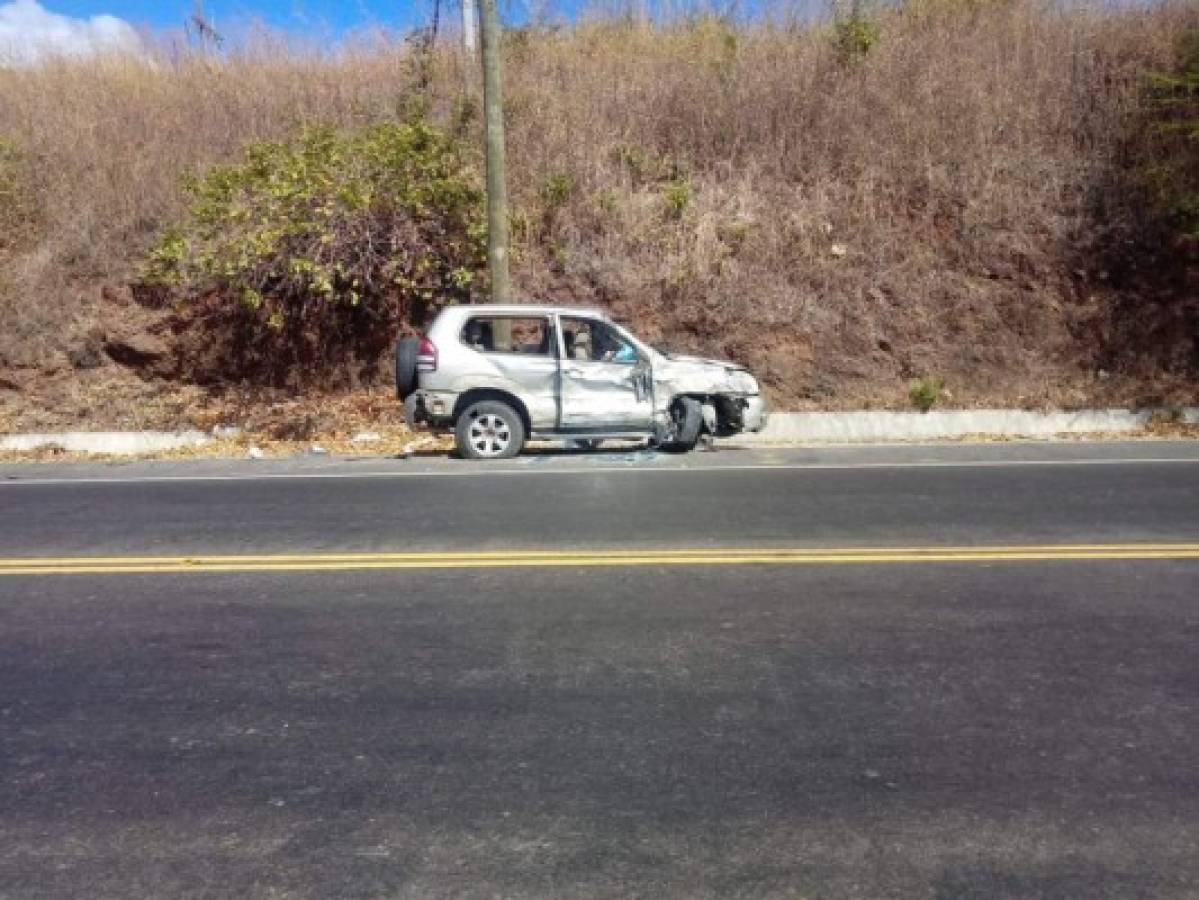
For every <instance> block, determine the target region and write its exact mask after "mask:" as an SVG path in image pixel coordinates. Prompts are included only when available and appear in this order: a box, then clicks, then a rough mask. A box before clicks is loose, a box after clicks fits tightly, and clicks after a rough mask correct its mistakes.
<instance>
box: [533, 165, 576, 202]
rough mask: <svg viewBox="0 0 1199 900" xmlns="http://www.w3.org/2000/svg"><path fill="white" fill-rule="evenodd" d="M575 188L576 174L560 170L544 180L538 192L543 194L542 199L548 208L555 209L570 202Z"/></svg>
mask: <svg viewBox="0 0 1199 900" xmlns="http://www.w3.org/2000/svg"><path fill="white" fill-rule="evenodd" d="M574 190H575V180H574V176H572V175H569V174H567V173H565V172H558V173H556V174H554V175H551V176H550V177H549V178H547V179H546V180H545V181H544V182H542V184H541V189H540V191H538V193H539V194H540V195H541V201H542V202H543V203H544V204H545V205H546V208H547V209H555V208H558V207H562V206H565V205H566V204H567V203H569V202H570V198H571V196H572V195H573V194H574Z"/></svg>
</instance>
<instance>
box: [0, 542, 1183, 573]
mask: <svg viewBox="0 0 1199 900" xmlns="http://www.w3.org/2000/svg"><path fill="white" fill-rule="evenodd" d="M1154 559H1199V543H1193V544H1192V543H1171V544H1064V545H1029V546H979V547H843V548H834V549H812V548H764V549H751V548H712V549H660V550H603V551H589V550H497V551H489V552H460V553H446V552H432V553H304V554H284V555H238V556H109V557H86V556H83V557H26V558H14V559H0V576H4V575H126V574H140V573H156V572H167V573H178V572H330V571H349V570H359V569H361V570H366V569H510V568H576V567H596V566H606V567H622V568H623V567H637V566H748V565H765V566H819V565H865V564H891V563H955V562H956V563H964V562H984V563H987V562H1041V561H1051V560H1154Z"/></svg>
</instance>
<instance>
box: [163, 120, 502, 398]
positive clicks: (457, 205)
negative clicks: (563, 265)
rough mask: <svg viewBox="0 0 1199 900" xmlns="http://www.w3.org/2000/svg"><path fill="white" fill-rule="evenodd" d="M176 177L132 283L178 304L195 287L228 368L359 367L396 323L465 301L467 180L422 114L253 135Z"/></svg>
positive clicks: (470, 213) (281, 374) (470, 211)
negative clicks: (352, 128)
mask: <svg viewBox="0 0 1199 900" xmlns="http://www.w3.org/2000/svg"><path fill="white" fill-rule="evenodd" d="M186 189H187V194H188V198H189V205H188V210H187V215H186V216H185V218H184V219H183V221H182V222H181V223H179V224H178V225H177V226H176V227H174V228H171V229H169V230H167V231H166V232H165V233H163V234H162V236H161V238H160V240H159V241H158V243H157V245H156V246H155V247H154V248H153V249H152V250H151V252H150V254H149V257H148V259H147V260H146V262H145V264H144V267H143V270H142V281H143V283H144V284H145V285H146V286H150V287H153V288H157V289H158V290H159V291H162V292H165V293H166V295H167V296H168V297H170V298H171V299H174V300H175V301H176V302H180V303H181V304H183V305H186V304H187V303H188V302H189V301H191V300H195V299H198V298H204V300H205V302H204V303H203V304H194V307H195V308H196V309H203V310H204V316H205V317H207V319H208V320H209V322H210V324H213V325H216V326H220V329H221V332H222V334H223V336H224V338H225V339H226V340H227V342H228V345H229V346H228V348H227V349H228V351H229V354H228V355H229V356H230V359H229V372H228V374H229V375H231V376H241V377H245V376H249V375H254V376H263V375H265V376H268V377H270V378H271V379H272V380H280V379H287V380H292V381H295V380H303V377H304V376H305V375H312V374H317V373H320V372H323V371H326V370H328V369H330V368H332V367H337V366H342V365H345V364H348V363H351V362H357V363H365V364H366V366H367V370H368V371H370V370H371V369H372V367H373V366H374V365H375V364H376V363H377V361H378V359H379V357H380V356H381V355H382V353H383V352H384V351H385V350H386V349H387V348H388V347H389V346H390V345H391V343H392V341H393V339H394V337H395V335H396V332H397V330H398V329H399V327H400V325H401V324H402V323H403V322H404V321H408V320H415V321H417V322H418V323H419V321H420V320H421V319H423V318H424V316H425V315H426V314H427V313H428V311H429V309H430V308H431V307H435V306H440V305H444V304H446V303H453V302H461V301H467V300H469V299H470V298H471V295H472V292H473V290H474V289H475V287H476V280H477V279H478V277H479V275H480V273H481V272H482V271H483V270H484V266H485V260H486V254H485V235H486V231H485V224H484V221H483V217H482V208H483V194H482V192H481V190H480V188H479V186H478V184H477V179H476V178H475V176H474V174H473V173H471V172H469V171H468V170H467V168H466V167H465V165H464V163H463V161H462V157H461V154H460V152H459V148H458V146H457V144H456V143H455V142H454V140H453V139H451V138H448V137H446V136H444V135H442V134H441V133H439V132H438V131H436V130H435V129H433V128H432V127H431V126H429V125H428V124H426V123H424V122H423V121H415V122H409V123H406V124H396V123H387V124H381V125H375V126H372V127H370V128H367V129H365V130H361V131H356V132H341V131H336V130H334V129H331V128H316V129H311V130H308V131H305V132H304V133H303V134H301V135H300V136H299V137H298V138H297V139H296V140H294V141H291V142H285V143H261V144H254V145H252V146H250V147H248V148H247V149H246V150H245V154H244V160H243V161H242V162H240V163H237V164H234V165H223V166H217V167H215V168H212V169H210V170H209V171H208V172H206V173H204V174H203V175H202V176H200V177H197V178H193V179H191V180H189V182H188V183H187V185H186ZM197 315H199V313H197Z"/></svg>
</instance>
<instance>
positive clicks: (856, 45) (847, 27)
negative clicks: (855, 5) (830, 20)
mask: <svg viewBox="0 0 1199 900" xmlns="http://www.w3.org/2000/svg"><path fill="white" fill-rule="evenodd" d="M834 27H835V29H836V45H837V52H838V53H840V55H841V59H842V60H844V61H845V62H855V61H856V60H859V59H861V58H862V57H864V56H865V55H866V54H867V53H869V52H870V50H871V48H872V47H873V46H874V45H875V44H877V43H878V39H879V36H880V31H879V27H878V23H877V22H875V21H874V20H873V19H871V18H870V17H869V16H866V15H863V14H862V13H856V12H855V13H853V14H851V15H849V16H847V17H845V18H843V19H838V20H837V22H836V24H835V26H834Z"/></svg>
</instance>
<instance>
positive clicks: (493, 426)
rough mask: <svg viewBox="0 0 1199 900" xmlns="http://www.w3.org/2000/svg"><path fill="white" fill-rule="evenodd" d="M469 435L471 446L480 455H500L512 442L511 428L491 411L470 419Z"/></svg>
mask: <svg viewBox="0 0 1199 900" xmlns="http://www.w3.org/2000/svg"><path fill="white" fill-rule="evenodd" d="M469 436H470V445H471V447H472V448H474V451H475V452H476V453H478V454H479V455H480V456H500V455H502V454H503V452H504V451H505V450H507V449H508V445H509V444H511V443H512V429H511V428H510V427H509V426H508V423H507V422H505V421H504V420H503V419H502V418H500V417H499V416H497V415H494V414H492V413H484V414H483V415H481V416H476V417H475V418H474V419H472V420H471V423H470V432H469Z"/></svg>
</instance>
